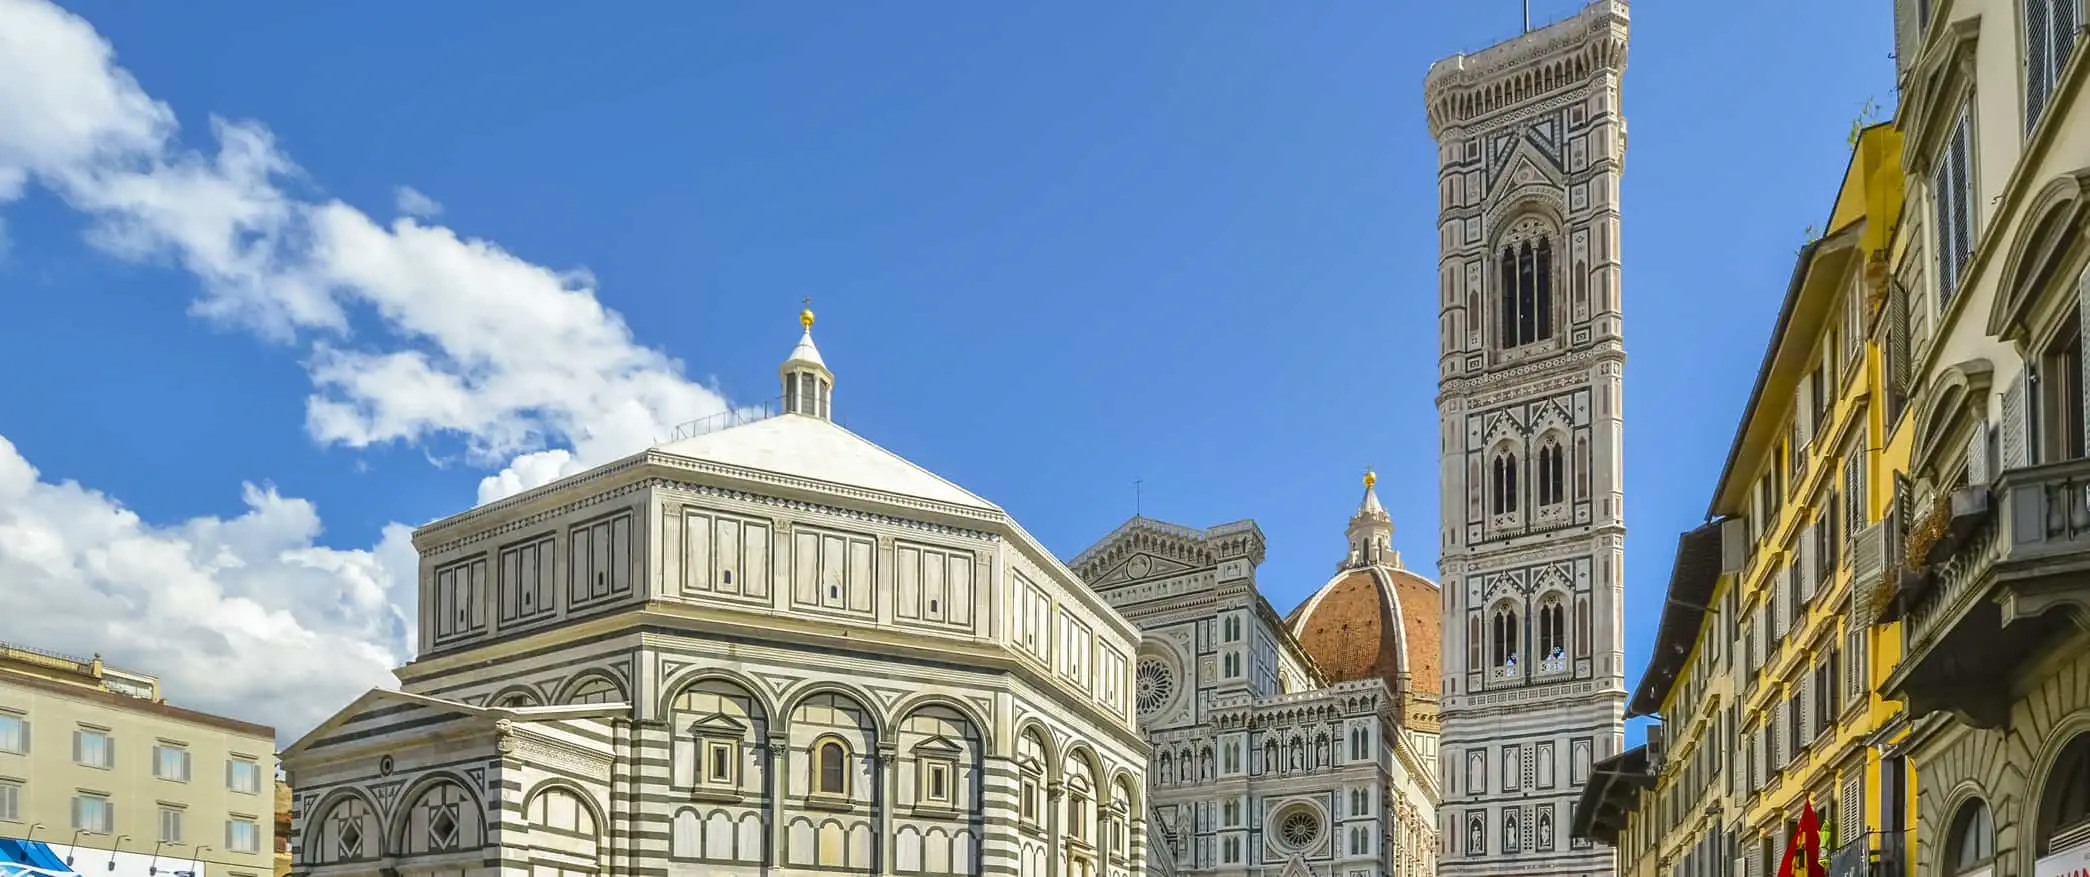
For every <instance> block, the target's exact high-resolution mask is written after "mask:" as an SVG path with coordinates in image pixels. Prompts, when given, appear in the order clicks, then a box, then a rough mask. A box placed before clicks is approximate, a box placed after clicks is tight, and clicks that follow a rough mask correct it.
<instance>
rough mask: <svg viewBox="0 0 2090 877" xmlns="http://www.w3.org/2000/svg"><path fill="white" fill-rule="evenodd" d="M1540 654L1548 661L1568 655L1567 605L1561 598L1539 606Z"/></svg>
mask: <svg viewBox="0 0 2090 877" xmlns="http://www.w3.org/2000/svg"><path fill="white" fill-rule="evenodd" d="M1538 654H1539V657H1540V658H1542V659H1544V660H1548V661H1551V660H1555V659H1559V658H1565V657H1567V607H1566V606H1565V605H1563V604H1562V603H1561V601H1559V600H1553V601H1550V602H1548V603H1546V604H1544V605H1542V606H1540V607H1539V608H1538Z"/></svg>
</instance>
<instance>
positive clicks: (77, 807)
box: [73, 795, 116, 834]
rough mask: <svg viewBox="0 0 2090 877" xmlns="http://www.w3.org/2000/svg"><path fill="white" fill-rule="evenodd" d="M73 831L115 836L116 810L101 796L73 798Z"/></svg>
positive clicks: (76, 796)
mask: <svg viewBox="0 0 2090 877" xmlns="http://www.w3.org/2000/svg"><path fill="white" fill-rule="evenodd" d="M73 830H74V831H85V832H92V833H94V834H115V833H116V808H115V807H112V806H110V805H109V799H108V798H104V797H102V796H100V795H75V796H73Z"/></svg>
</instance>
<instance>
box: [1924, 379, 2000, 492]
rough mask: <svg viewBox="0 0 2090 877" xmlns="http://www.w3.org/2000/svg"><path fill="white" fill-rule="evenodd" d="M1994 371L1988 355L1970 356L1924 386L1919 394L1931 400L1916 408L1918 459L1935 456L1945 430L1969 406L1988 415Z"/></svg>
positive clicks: (1980, 413) (1981, 414) (1983, 414)
mask: <svg viewBox="0 0 2090 877" xmlns="http://www.w3.org/2000/svg"><path fill="white" fill-rule="evenodd" d="M1994 372H1995V366H1994V365H1993V364H1991V363H1990V362H1989V361H1988V360H1986V359H1973V360H1968V361H1966V362H1962V363H1959V364H1957V365H1953V366H1951V367H1949V368H1946V369H1945V370H1944V371H1942V372H1939V373H1938V376H1937V378H1936V383H1935V384H1933V385H1932V386H1930V387H1926V388H1924V390H1923V392H1922V394H1921V395H1920V396H1918V398H1924V397H1928V398H1929V399H1930V400H1931V403H1930V404H1929V405H1928V406H1925V407H1924V408H1922V409H1920V410H1918V411H1917V412H1916V433H1915V435H1916V451H1917V453H1918V454H1920V455H1921V456H1920V457H1918V459H1925V458H1929V457H1930V456H1932V455H1933V453H1934V452H1936V450H1937V446H1938V443H1939V442H1942V441H1944V439H1945V433H1946V432H1948V431H1949V428H1950V427H1951V426H1952V425H1953V424H1954V423H1956V422H1958V421H1959V419H1960V418H1961V417H1962V416H1963V415H1964V414H1966V413H1967V411H1968V410H1969V409H1970V408H1973V410H1974V411H1975V412H1976V413H1978V414H1979V415H1980V416H1982V417H1986V416H1987V414H1988V388H1989V384H1990V376H1991V375H1993V374H1994ZM1977 406H1978V407H1977ZM1912 474H1913V473H1912Z"/></svg>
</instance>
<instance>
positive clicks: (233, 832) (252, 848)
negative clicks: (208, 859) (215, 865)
mask: <svg viewBox="0 0 2090 877" xmlns="http://www.w3.org/2000/svg"><path fill="white" fill-rule="evenodd" d="M225 848H226V849H228V850H231V851H233V852H235V853H258V852H261V826H260V825H258V824H256V823H255V822H254V820H252V819H228V820H226V821H225Z"/></svg>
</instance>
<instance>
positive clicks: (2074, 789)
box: [2025, 713, 2090, 860]
mask: <svg viewBox="0 0 2090 877" xmlns="http://www.w3.org/2000/svg"><path fill="white" fill-rule="evenodd" d="M2032 763H2033V765H2034V768H2033V771H2032V773H2031V774H2030V776H2031V778H2032V781H2031V783H2030V785H2029V786H2028V787H2027V788H2026V789H2025V791H2026V793H2027V795H2026V800H2027V801H2028V802H2030V803H2031V804H2032V805H2033V807H2032V808H2031V809H2030V811H2029V812H2030V813H2031V815H2032V833H2031V843H2030V844H2028V846H2030V847H2031V849H2032V852H2031V856H2032V858H2033V859H2035V860H2036V859H2038V858H2040V857H2042V856H2048V855H2052V854H2053V852H2054V851H2053V850H2049V849H2047V846H2048V845H2049V844H2051V843H2052V842H2053V840H2054V838H2053V835H2054V834H2056V833H2058V832H2060V831H2061V830H2063V829H2077V830H2080V829H2081V826H2082V825H2084V824H2090V823H2082V822H2068V823H2062V822H2061V820H2062V819H2064V818H2067V817H2069V816H2078V817H2079V818H2080V814H2074V813H2063V812H2061V811H2062V810H2063V809H2064V806H2066V808H2067V809H2070V810H2073V809H2074V808H2075V807H2078V806H2082V805H2083V804H2084V803H2085V802H2084V801H2082V800H2076V799H2070V798H2068V797H2066V796H2067V795H2070V794H2075V795H2086V794H2090V791H2086V789H2085V788H2083V787H2081V786H2076V785H2071V784H2069V783H2068V780H2069V779H2070V778H2069V777H2068V776H2064V775H2062V772H2064V771H2066V772H2071V773H2075V772H2080V773H2083V774H2086V775H2090V714H2082V713H2078V714H2077V715H2074V716H2071V717H2069V719H2068V720H2067V721H2063V722H2060V723H2058V724H2057V725H2055V726H2054V728H2053V730H2052V732H2051V733H2049V734H2048V735H2047V739H2046V742H2045V744H2044V745H2042V746H2041V747H2040V748H2039V752H2038V754H2037V756H2036V757H2035V758H2034V759H2033V762H2032ZM2056 780H2060V782H2059V783H2056Z"/></svg>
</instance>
